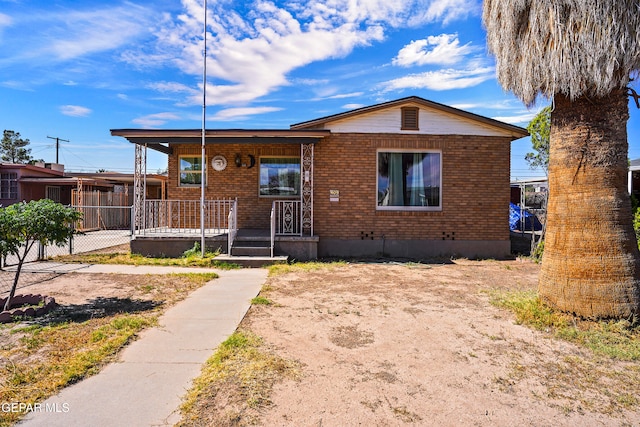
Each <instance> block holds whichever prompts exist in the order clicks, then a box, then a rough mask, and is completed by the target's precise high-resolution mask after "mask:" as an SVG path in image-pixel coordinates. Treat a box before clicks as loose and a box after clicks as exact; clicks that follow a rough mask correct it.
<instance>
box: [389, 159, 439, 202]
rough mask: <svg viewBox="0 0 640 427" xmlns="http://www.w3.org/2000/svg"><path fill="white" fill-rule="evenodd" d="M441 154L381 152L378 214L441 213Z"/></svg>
mask: <svg viewBox="0 0 640 427" xmlns="http://www.w3.org/2000/svg"><path fill="white" fill-rule="evenodd" d="M441 157H442V155H441V153H439V152H404V151H403V152H382V151H380V152H378V209H379V210H440V209H441V208H442V204H441V196H442V192H441V189H442V184H441V180H442V173H441V170H442V165H441Z"/></svg>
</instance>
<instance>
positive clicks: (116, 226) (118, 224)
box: [0, 206, 132, 309]
mask: <svg viewBox="0 0 640 427" xmlns="http://www.w3.org/2000/svg"><path fill="white" fill-rule="evenodd" d="M75 208H76V209H77V210H79V211H81V212H82V213H83V221H80V222H79V223H78V224H76V229H77V231H78V234H75V235H74V236H73V237H72V238H71V239H69V241H67V242H66V243H65V244H64V245H62V246H56V245H47V246H43V245H40V244H39V243H36V244H34V245H33V247H32V248H31V250H30V251H29V252H28V254H27V257H26V258H25V263H32V262H34V261H40V260H45V259H48V258H53V257H56V256H61V255H72V254H79V253H88V252H95V251H103V250H105V249H107V248H113V247H116V246H121V245H128V244H129V243H130V242H131V235H132V233H131V210H132V207H131V206H76V207H75ZM21 250H22V249H21ZM17 265H18V257H17V256H16V255H8V256H6V257H4V258H2V257H0V296H2V295H4V294H5V293H8V292H9V290H10V289H11V286H12V285H13V278H14V276H15V267H16V266H17ZM28 270H29V272H31V273H40V274H39V275H36V276H34V275H24V274H23V275H21V276H20V283H19V285H18V287H24V286H27V285H28V284H29V283H33V282H34V281H42V280H47V279H48V277H49V276H51V275H56V273H53V272H51V271H48V270H47V269H46V268H44V269H41V270H40V271H39V270H38V269H33V268H28ZM51 277H52V276H51ZM0 309H1V307H0Z"/></svg>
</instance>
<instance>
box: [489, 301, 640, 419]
mask: <svg viewBox="0 0 640 427" xmlns="http://www.w3.org/2000/svg"><path fill="white" fill-rule="evenodd" d="M491 302H492V303H493V304H494V305H496V306H499V307H503V308H507V309H509V310H511V311H513V312H514V314H515V316H516V322H517V323H519V324H523V325H526V326H530V327H533V328H535V329H537V330H540V331H543V332H546V333H547V334H549V335H550V336H553V337H556V338H559V339H563V340H566V341H569V342H571V343H574V344H578V345H579V346H581V347H583V348H585V349H588V350H590V351H589V352H586V353H585V354H576V355H567V356H564V357H562V358H560V359H559V360H557V361H553V362H545V363H540V364H536V365H532V366H529V367H527V368H525V367H524V366H523V365H520V364H519V363H517V360H516V361H514V365H513V369H512V372H511V375H510V378H511V379H512V380H517V379H519V378H522V377H524V376H526V375H530V376H537V377H540V378H545V380H546V382H547V384H548V385H549V386H548V389H547V393H548V394H547V396H546V397H548V398H551V399H554V400H557V401H564V402H565V409H566V410H567V411H573V410H585V409H586V410H589V411H594V412H599V413H605V414H614V413H616V412H620V411H622V410H625V409H626V410H631V409H633V408H635V407H637V406H638V405H639V404H640V400H639V398H638V394H637V390H639V389H640V366H639V365H638V364H637V362H638V361H639V360H640V329H639V328H638V327H633V326H632V325H631V324H629V322H626V321H604V320H602V321H592V320H584V319H579V318H575V317H573V316H570V315H568V314H564V313H561V312H557V311H554V310H553V309H551V308H549V307H548V306H546V305H545V304H544V303H542V302H541V301H540V298H539V297H538V293H537V292H536V291H533V290H530V291H525V292H522V291H512V292H504V291H494V292H492V293H491ZM614 360H619V361H622V362H628V363H625V364H624V371H620V370H619V369H611V367H610V365H611V362H612V361H614Z"/></svg>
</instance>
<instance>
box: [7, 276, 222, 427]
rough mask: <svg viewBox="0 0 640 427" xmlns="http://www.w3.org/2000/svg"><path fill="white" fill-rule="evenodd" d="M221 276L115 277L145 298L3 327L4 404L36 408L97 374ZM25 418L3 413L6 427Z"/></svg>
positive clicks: (92, 304)
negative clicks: (164, 314) (165, 314)
mask: <svg viewBox="0 0 640 427" xmlns="http://www.w3.org/2000/svg"><path fill="white" fill-rule="evenodd" d="M215 277H217V276H216V275H215V274H212V273H208V274H197V273H192V274H171V275H146V276H142V275H141V276H134V275H131V276H125V275H112V276H111V280H119V281H120V282H122V283H118V285H119V286H120V285H121V287H122V289H125V290H128V291H131V292H134V293H135V294H136V295H142V296H141V297H139V298H131V297H124V298H121V297H109V298H96V299H93V300H91V301H89V302H88V303H86V304H73V305H65V306H61V307H59V308H58V309H56V310H54V311H53V312H51V313H49V314H48V315H47V316H44V317H42V318H37V319H33V320H25V321H21V322H15V323H10V324H6V325H2V326H0V342H2V345H1V346H0V396H2V402H4V403H7V402H18V403H24V404H31V405H33V404H34V403H36V402H39V401H41V400H43V399H45V398H47V397H49V396H51V395H53V394H54V393H55V392H56V391H58V390H59V389H61V388H63V387H65V386H67V385H70V384H73V383H74V382H77V381H79V380H81V379H83V378H85V377H87V376H90V375H93V374H95V373H97V372H98V371H99V370H100V369H101V368H102V367H103V366H104V365H105V364H107V363H109V362H111V361H113V360H114V359H115V357H116V356H117V354H118V351H119V350H120V349H122V348H123V347H124V346H125V345H127V343H129V342H130V341H131V340H133V339H135V338H136V336H137V334H138V333H139V332H140V331H141V330H142V329H144V328H147V327H149V326H152V325H154V324H155V323H156V321H157V319H158V317H159V316H160V315H161V314H162V312H163V311H164V310H165V309H166V308H168V307H169V306H171V305H172V304H174V303H175V302H177V301H180V300H182V299H184V298H185V297H186V296H187V295H188V294H189V293H190V292H191V291H193V290H195V289H196V288H198V287H200V286H202V285H203V284H205V283H206V282H208V281H210V280H212V279H214V278H215ZM21 416H22V414H19V413H10V412H0V426H9V425H11V424H12V423H14V422H16V421H17V420H18V419H19V418H20V417H21Z"/></svg>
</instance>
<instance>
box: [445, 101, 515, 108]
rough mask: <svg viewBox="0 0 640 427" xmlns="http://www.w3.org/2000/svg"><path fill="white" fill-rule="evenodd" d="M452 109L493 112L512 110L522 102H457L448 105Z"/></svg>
mask: <svg viewBox="0 0 640 427" xmlns="http://www.w3.org/2000/svg"><path fill="white" fill-rule="evenodd" d="M449 105H450V106H452V107H453V108H459V109H460V110H474V109H479V108H481V109H487V108H488V109H493V110H513V109H514V108H519V107H521V106H522V102H520V101H517V102H514V101H513V100H503V101H493V100H491V101H486V102H459V103H451V104H449Z"/></svg>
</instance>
